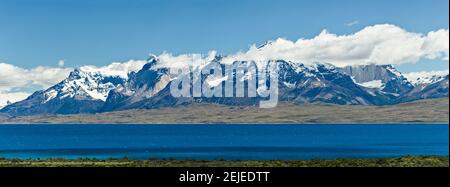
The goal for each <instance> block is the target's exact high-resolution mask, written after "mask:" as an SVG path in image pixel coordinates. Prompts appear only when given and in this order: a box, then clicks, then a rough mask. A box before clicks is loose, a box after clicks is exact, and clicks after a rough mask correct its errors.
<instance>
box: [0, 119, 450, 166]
mask: <svg viewBox="0 0 450 187" xmlns="http://www.w3.org/2000/svg"><path fill="white" fill-rule="evenodd" d="M448 133H449V131H448V125H446V124H444V125H438V124H421V125H417V124H414V125H412V124H396V125H393V124H389V125H383V124H372V125H369V124H362V125H354V124H352V125H262V124H258V125H181V124H178V125H173V124H170V125H169V124H167V125H76V124H74V125H0V157H3V158H21V159H28V158H31V159H37V158H41V159H44V158H69V159H72V158H98V159H105V158H123V157H128V158H130V159H149V158H175V159H232V160H248V159H252V160H267V159H270V160H272V159H277V160H278V159H279V160H294V159H333V158H380V157H398V156H405V155H448V151H449V138H448V137H449V136H448Z"/></svg>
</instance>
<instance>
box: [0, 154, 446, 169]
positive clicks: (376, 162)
mask: <svg viewBox="0 0 450 187" xmlns="http://www.w3.org/2000/svg"><path fill="white" fill-rule="evenodd" d="M0 167H449V156H402V157H394V158H340V159H330V160H327V159H324V160H321V159H320V160H317V159H312V160H175V159H173V160H172V159H148V160H130V159H127V158H123V159H81V158H80V159H61V158H59V159H58V158H53V159H43V160H39V159H34V160H30V159H5V158H0Z"/></svg>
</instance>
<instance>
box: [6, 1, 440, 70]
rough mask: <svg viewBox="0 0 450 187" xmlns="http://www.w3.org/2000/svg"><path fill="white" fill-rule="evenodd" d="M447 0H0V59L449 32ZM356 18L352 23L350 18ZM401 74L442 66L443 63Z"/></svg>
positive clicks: (112, 56) (72, 62) (108, 58)
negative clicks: (371, 29) (380, 30)
mask: <svg viewBox="0 0 450 187" xmlns="http://www.w3.org/2000/svg"><path fill="white" fill-rule="evenodd" d="M448 6H449V2H448V0H396V1H392V0H376V1H369V0H363V1H362V0H339V1H337V0H314V1H313V0H304V1H299V0H277V1H275V0H147V1H138V0H134V1H126V0H123V1H113V0H110V1H106V0H89V1H88V0H78V1H74V0H73V1H70V0H40V1H32V0H9V1H5V0H0V62H5V63H9V64H13V65H16V66H20V67H23V68H32V67H36V66H42V65H45V66H57V63H58V61H59V60H61V59H64V60H65V65H66V66H70V67H77V66H81V65H86V64H93V65H98V66H101V65H106V64H109V63H111V62H113V61H126V60H129V59H145V58H146V57H147V55H148V54H149V53H155V54H159V53H161V52H163V51H168V52H172V53H175V54H182V53H207V52H208V51H210V50H213V49H214V50H217V51H218V52H219V53H221V54H230V53H235V52H238V51H242V50H247V49H248V47H249V46H250V45H251V44H255V43H256V44H262V43H264V42H265V41H267V40H273V39H276V38H279V37H283V38H287V39H290V40H296V39H298V38H311V37H314V36H316V35H318V34H319V33H320V32H321V31H322V30H323V29H327V30H328V31H329V32H332V33H335V34H340V35H341V34H351V33H354V32H357V31H359V30H361V29H363V28H364V27H366V26H370V25H375V24H382V23H389V24H393V25H396V26H399V27H401V28H404V29H405V30H407V31H409V32H417V33H424V34H426V33H428V32H429V31H433V30H438V29H448V27H449V26H448V23H449V9H448ZM352 22H355V23H356V22H357V24H354V25H352V26H348V24H349V23H352ZM399 69H400V70H402V71H419V70H436V69H448V64H447V63H443V62H442V61H434V60H422V61H421V62H419V63H417V64H415V65H411V64H408V65H400V66H399Z"/></svg>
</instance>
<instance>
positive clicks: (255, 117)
mask: <svg viewBox="0 0 450 187" xmlns="http://www.w3.org/2000/svg"><path fill="white" fill-rule="evenodd" d="M448 106H449V99H448V98H441V99H429V100H420V101H415V102H409V103H402V104H398V105H387V106H362V105H331V104H302V105H295V104H292V103H280V104H279V105H278V106H277V107H275V108H258V107H237V106H223V105H214V104H193V105H189V106H179V107H168V108H160V109H148V110H126V111H118V112H109V113H100V114H77V115H35V116H18V117H5V116H3V117H2V116H1V115H0V124H14V123H16V124H17V123H23V124H33V123H53V124H67V123H77V124H79V123H88V124H96V123H140V124H141V123H143V124H158V123H159V124H161V123H162V124H171V123H367V122H370V123H411V122H412V123H414V122H417V123H420V122H425V123H426V122H441V123H448V121H449V109H448Z"/></svg>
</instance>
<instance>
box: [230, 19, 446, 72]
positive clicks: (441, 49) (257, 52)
mask: <svg viewBox="0 0 450 187" xmlns="http://www.w3.org/2000/svg"><path fill="white" fill-rule="evenodd" d="M448 32H449V31H448V29H447V30H444V29H441V30H438V31H432V32H429V33H428V34H427V35H423V34H420V33H414V32H408V31H406V30H404V29H402V28H400V27H397V26H395V25H389V24H382V25H374V26H368V27H366V28H364V29H362V30H361V31H359V32H356V33H354V34H350V35H336V34H332V33H329V32H328V31H326V30H324V31H322V32H321V33H320V34H319V35H318V36H316V37H314V38H312V39H304V38H301V39H298V40H297V41H290V40H286V39H282V38H279V39H277V40H274V41H270V42H269V44H267V45H265V46H264V47H262V48H257V47H256V46H255V45H253V46H252V47H251V48H250V49H249V50H248V51H247V52H240V53H237V54H234V55H230V56H228V57H226V61H228V62H230V61H235V60H257V61H267V60H278V59H284V60H290V61H296V62H303V63H314V62H327V63H331V64H333V65H335V66H346V65H363V64H405V63H415V62H417V61H419V60H420V59H422V58H427V59H434V60H443V61H448V53H449V52H448V50H449V42H448V38H449V36H448Z"/></svg>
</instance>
